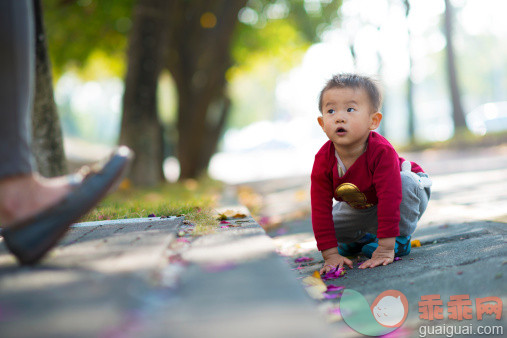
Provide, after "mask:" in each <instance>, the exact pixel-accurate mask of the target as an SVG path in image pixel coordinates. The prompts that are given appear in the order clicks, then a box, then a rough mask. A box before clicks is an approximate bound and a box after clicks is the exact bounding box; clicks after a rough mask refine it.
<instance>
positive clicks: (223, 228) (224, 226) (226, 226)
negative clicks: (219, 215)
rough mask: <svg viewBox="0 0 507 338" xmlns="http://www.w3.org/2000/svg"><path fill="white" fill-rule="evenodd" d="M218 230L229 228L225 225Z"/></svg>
mask: <svg viewBox="0 0 507 338" xmlns="http://www.w3.org/2000/svg"><path fill="white" fill-rule="evenodd" d="M220 228H222V229H224V228H225V229H227V228H229V226H227V225H222V226H221V227H220Z"/></svg>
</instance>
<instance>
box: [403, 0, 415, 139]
mask: <svg viewBox="0 0 507 338" xmlns="http://www.w3.org/2000/svg"><path fill="white" fill-rule="evenodd" d="M404 5H405V18H406V20H407V27H408V16H409V14H410V2H409V1H408V0H404ZM407 34H408V77H407V112H408V114H407V115H408V140H409V143H410V144H415V107H414V82H413V81H412V69H413V57H412V34H411V32H410V28H407Z"/></svg>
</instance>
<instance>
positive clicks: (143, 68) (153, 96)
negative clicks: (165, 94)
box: [120, 0, 170, 186]
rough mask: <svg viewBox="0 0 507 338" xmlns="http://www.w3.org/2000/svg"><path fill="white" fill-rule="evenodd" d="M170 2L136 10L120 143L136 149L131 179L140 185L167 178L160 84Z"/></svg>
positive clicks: (145, 3) (143, 2)
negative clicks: (164, 162) (159, 111)
mask: <svg viewBox="0 0 507 338" xmlns="http://www.w3.org/2000/svg"><path fill="white" fill-rule="evenodd" d="M169 3H170V2H169V1H167V0H139V1H138V2H137V4H136V6H135V8H134V13H133V27H132V31H131V35H130V46H129V51H128V69H127V76H126V80H125V93H124V96H123V118H122V125H121V136H120V142H121V143H122V144H125V145H127V146H129V147H130V148H132V149H133V150H134V152H135V155H136V157H135V160H134V162H133V164H132V168H131V171H130V175H129V178H130V179H131V181H132V183H133V184H134V185H138V186H154V185H157V184H159V183H161V182H162V181H163V179H164V175H163V171H162V164H163V141H162V139H163V137H162V125H161V123H160V121H159V118H158V112H157V86H158V78H159V75H160V71H161V69H162V64H163V60H164V51H165V46H166V33H167V28H166V27H167V26H166V25H167V21H168V20H169V12H168V6H169Z"/></svg>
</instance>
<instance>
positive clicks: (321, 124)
mask: <svg viewBox="0 0 507 338" xmlns="http://www.w3.org/2000/svg"><path fill="white" fill-rule="evenodd" d="M317 122H319V126H321V128H324V119H323V118H322V116H319V117H317Z"/></svg>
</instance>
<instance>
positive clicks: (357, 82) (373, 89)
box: [319, 73, 382, 112]
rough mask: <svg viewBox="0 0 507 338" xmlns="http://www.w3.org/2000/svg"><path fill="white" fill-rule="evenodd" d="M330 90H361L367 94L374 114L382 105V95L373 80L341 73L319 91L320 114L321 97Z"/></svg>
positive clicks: (320, 107) (320, 109)
mask: <svg viewBox="0 0 507 338" xmlns="http://www.w3.org/2000/svg"><path fill="white" fill-rule="evenodd" d="M332 88H362V89H364V90H365V91H366V93H367V94H368V96H369V98H370V101H371V105H372V107H373V109H374V110H375V111H376V112H377V111H379V110H380V107H381V105H382V94H381V93H380V89H379V86H378V85H377V83H376V82H375V80H373V79H372V78H370V77H368V76H363V75H358V74H350V73H343V74H338V75H334V76H333V77H332V78H331V79H330V80H329V81H327V83H326V86H325V87H324V88H323V89H322V90H321V92H320V95H319V111H320V112H322V97H323V96H324V93H325V92H326V91H327V90H329V89H332Z"/></svg>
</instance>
